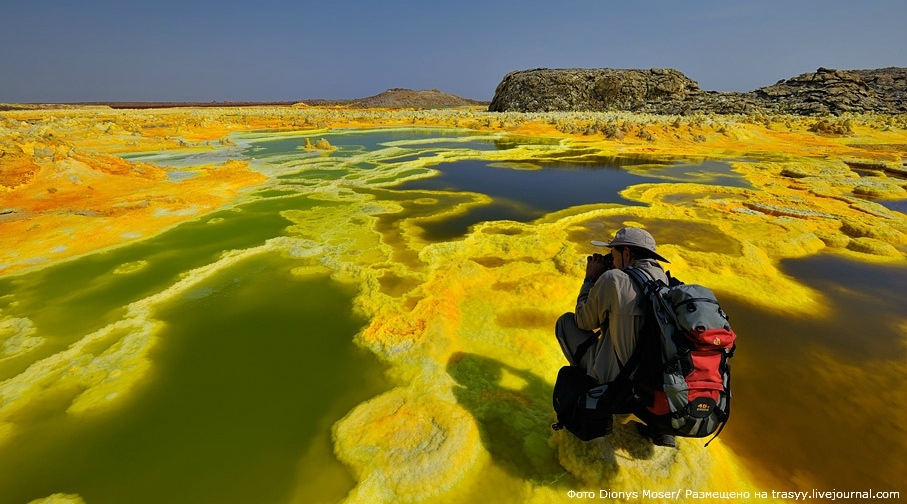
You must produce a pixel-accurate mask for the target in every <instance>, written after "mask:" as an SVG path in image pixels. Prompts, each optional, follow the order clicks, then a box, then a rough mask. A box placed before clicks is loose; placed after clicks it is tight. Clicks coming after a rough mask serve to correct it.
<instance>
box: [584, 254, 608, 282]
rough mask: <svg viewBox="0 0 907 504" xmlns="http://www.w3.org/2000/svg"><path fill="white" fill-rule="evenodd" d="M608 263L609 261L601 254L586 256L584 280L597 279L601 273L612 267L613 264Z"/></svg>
mask: <svg viewBox="0 0 907 504" xmlns="http://www.w3.org/2000/svg"><path fill="white" fill-rule="evenodd" d="M609 263H611V261H608V258H606V257H605V256H603V255H601V254H592V255H590V256H588V257H586V280H592V281H593V282H594V281H596V280H598V277H600V276H602V273H604V272H606V271H608V270H609V269H611V267H613V264H609Z"/></svg>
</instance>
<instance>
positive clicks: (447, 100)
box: [0, 88, 490, 110]
mask: <svg viewBox="0 0 907 504" xmlns="http://www.w3.org/2000/svg"><path fill="white" fill-rule="evenodd" d="M489 103H490V102H487V101H484V102H483V101H476V100H470V99H468V98H462V97H460V96H456V95H452V94H449V93H442V92H441V91H438V90H437V89H426V90H422V91H413V90H412V89H403V88H393V89H388V90H387V91H385V92H383V93H381V94H378V95H375V96H369V97H368V98H360V99H351V100H349V99H348V100H341V99H324V98H319V99H311V100H301V101H283V102H252V101H248V102H240V101H223V102H217V101H212V102H82V103H70V104H52V103H51V104H14V103H0V110H24V109H57V108H77V107H84V106H92V107H110V108H115V109H122V108H130V109H147V108H163V107H194V108H198V107H254V106H259V107H260V106H296V107H305V106H313V107H333V106H344V107H353V108H448V107H487V106H488V104H489Z"/></svg>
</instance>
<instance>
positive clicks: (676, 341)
mask: <svg viewBox="0 0 907 504" xmlns="http://www.w3.org/2000/svg"><path fill="white" fill-rule="evenodd" d="M624 271H625V272H626V273H627V274H628V275H629V276H630V278H631V279H633V281H634V282H635V283H636V285H637V286H638V288H639V289H640V292H641V294H642V298H641V299H642V300H641V302H644V303H645V305H646V321H645V323H644V324H643V328H642V330H641V331H640V335H639V341H638V343H637V346H638V348H637V352H638V353H639V354H640V356H641V358H640V362H639V365H638V367H637V370H636V374H635V376H634V382H635V395H636V398H637V400H638V401H639V402H640V404H641V405H642V406H643V407H644V409H642V408H641V411H642V413H643V416H645V417H647V418H643V420H644V421H646V423H647V424H653V423H654V424H657V425H658V426H659V427H660V428H661V430H662V431H663V432H665V433H669V434H673V435H675V436H683V437H706V436H709V435H711V434H713V433H714V435H715V436H717V435H718V433H719V432H720V431H721V429H722V428H724V425H725V424H726V423H727V421H728V418H729V416H730V413H731V369H730V365H729V363H728V359H730V358H731V357H732V356H733V355H734V350H735V349H736V339H737V336H736V334H734V331H733V330H732V329H731V326H730V323H729V322H728V317H727V315H726V314H725V313H724V311H723V310H722V309H721V306H720V305H719V304H718V300H717V299H716V298H715V295H714V293H712V291H711V290H709V289H707V288H706V287H703V286H701V285H694V284H689V285H688V284H684V283H682V282H680V281H678V280H676V279H673V278H672V279H670V281H669V284H668V285H666V284H665V283H663V282H660V281H655V280H653V279H652V278H650V277H649V276H648V275H647V274H646V273H645V272H644V271H642V270H640V269H637V268H632V267H631V268H626V269H625V270H624ZM713 439H714V438H713ZM706 445H708V443H706Z"/></svg>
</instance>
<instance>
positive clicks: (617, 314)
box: [575, 259, 668, 383]
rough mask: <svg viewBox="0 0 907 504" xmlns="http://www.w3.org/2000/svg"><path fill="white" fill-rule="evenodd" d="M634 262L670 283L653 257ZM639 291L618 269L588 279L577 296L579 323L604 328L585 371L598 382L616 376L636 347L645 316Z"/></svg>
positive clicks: (593, 327)
mask: <svg viewBox="0 0 907 504" xmlns="http://www.w3.org/2000/svg"><path fill="white" fill-rule="evenodd" d="M631 266H634V267H636V268H638V269H641V270H643V271H645V272H646V273H648V274H649V276H650V277H652V278H654V279H655V280H661V281H662V282H665V283H667V281H668V279H667V276H666V275H665V272H664V270H663V269H662V267H661V265H660V264H659V263H658V262H657V261H655V260H654V259H639V260H636V261H634V262H633V263H632V264H631ZM638 297H639V292H638V289H637V287H636V284H634V283H633V280H632V279H631V278H630V277H629V276H628V275H627V273H625V272H623V271H622V270H619V269H611V270H608V271H606V272H604V273H603V274H602V275H601V276H600V277H598V280H596V281H595V282H591V281H585V282H583V286H582V288H581V289H580V293H579V297H577V299H576V311H575V317H576V325H577V326H578V327H579V328H580V329H586V330H590V331H592V330H595V329H598V328H601V330H602V333H601V336H600V337H599V339H598V342H597V343H596V345H595V346H594V347H593V348H590V351H591V352H593V356H594V358H593V359H592V361H590V366H591V369H586V372H587V373H588V374H589V375H590V376H592V377H594V378H596V379H597V380H598V382H599V383H606V382H609V381H612V380H614V379H615V378H617V375H618V373H620V366H619V365H618V359H620V363H621V364H620V365H623V364H624V363H626V362H627V361H628V360H629V359H630V357H631V356H632V355H633V351H634V350H635V349H636V341H637V339H638V335H639V330H640V328H641V327H642V325H643V322H644V320H645V311H644V309H643V306H644V305H643V306H640V305H639V303H638V302H637V300H638Z"/></svg>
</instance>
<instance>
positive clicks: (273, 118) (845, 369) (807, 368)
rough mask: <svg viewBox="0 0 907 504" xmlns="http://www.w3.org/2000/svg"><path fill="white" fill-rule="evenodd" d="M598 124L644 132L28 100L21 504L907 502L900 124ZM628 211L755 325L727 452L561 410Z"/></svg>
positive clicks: (7, 319)
mask: <svg viewBox="0 0 907 504" xmlns="http://www.w3.org/2000/svg"><path fill="white" fill-rule="evenodd" d="M597 119H598V120H606V121H609V120H610V121H614V122H615V123H617V122H620V123H621V124H622V127H623V128H624V130H626V131H628V132H631V131H633V130H634V128H635V129H636V130H638V131H639V132H640V134H637V135H629V134H628V135H626V136H625V137H624V138H623V139H607V138H604V137H603V136H600V135H599V136H598V137H595V136H594V135H592V136H590V135H573V134H567V133H561V132H560V131H559V130H558V129H556V127H555V125H557V124H560V123H561V122H563V121H574V122H582V121H583V117H582V116H579V115H576V116H572V117H570V116H568V117H567V118H566V119H565V118H564V117H562V116H554V115H552V116H545V115H538V114H536V115H525V116H520V115H514V114H506V115H495V114H487V113H483V112H478V111H475V110H460V111H458V110H452V111H436V112H426V111H377V112H375V111H354V110H346V109H307V108H302V109H294V108H285V109H267V110H262V109H212V110H209V111H200V110H192V109H186V110H183V109H168V110H163V111H147V112H139V111H128V112H120V111H111V110H104V109H100V110H64V111H18V112H3V113H0V120H2V121H4V122H3V123H2V124H0V126H3V129H2V130H0V133H2V136H0V140H2V143H0V147H2V149H3V150H2V151H0V156H2V157H0V167H2V168H3V172H2V173H3V177H4V178H3V179H2V181H0V182H2V183H3V185H2V186H0V233H2V236H3V243H4V247H3V250H0V275H2V276H0V504H6V503H23V504H24V503H28V502H32V501H34V502H71V503H87V504H103V503H121V502H131V503H144V502H148V503H160V502H172V503H179V502H186V503H195V502H219V503H230V502H259V503H297V502H298V503H303V502H305V503H312V502H349V503H375V502H453V503H461V502H462V503H468V502H475V501H477V500H479V499H481V500H488V501H494V502H520V503H523V502H560V501H568V500H570V495H571V494H570V492H571V491H582V492H592V493H594V494H595V497H596V498H598V497H600V496H601V495H602V494H601V493H600V491H602V490H604V491H606V493H605V494H604V495H605V497H609V496H610V497H612V498H616V500H618V501H630V502H632V501H640V502H642V501H646V502H648V501H659V500H665V499H659V498H651V495H650V494H647V493H645V492H659V491H676V490H680V491H681V496H682V497H683V496H684V495H685V494H686V492H694V493H695V494H692V495H693V496H698V497H699V498H698V499H697V500H699V501H725V500H727V499H726V497H728V495H729V494H728V492H737V493H738V494H739V496H738V497H737V498H736V500H738V501H741V502H743V501H746V500H749V499H755V498H756V497H757V492H768V495H769V498H767V499H759V500H761V501H763V500H772V497H771V495H772V491H773V490H775V491H810V490H812V489H813V488H816V489H820V490H831V489H837V490H842V489H847V490H866V489H869V488H872V489H873V490H889V491H891V490H900V488H899V487H898V485H901V484H902V483H903V481H902V478H903V474H905V473H907V465H905V462H904V457H903V454H904V453H905V452H907V430H905V427H904V426H903V425H902V422H900V419H901V418H903V416H904V413H905V412H907V379H905V378H907V364H905V362H907V360H905V358H904V357H905V342H907V319H905V318H904V310H903V306H904V305H905V304H907V289H905V286H907V261H905V254H907V216H905V214H904V213H903V202H904V200H905V198H907V191H905V187H907V169H905V165H904V163H905V157H907V129H905V125H904V124H899V123H897V122H896V121H895V119H893V118H887V117H876V116H872V117H866V116H857V117H856V118H852V119H849V120H850V121H851V122H850V123H849V127H850V128H851V130H850V134H849V135H847V136H823V135H820V134H816V133H813V132H810V131H809V122H808V121H809V120H808V119H804V118H781V119H778V120H777V121H778V122H773V120H772V119H769V118H765V119H764V120H760V121H749V120H745V119H746V118H715V117H712V118H706V119H703V118H699V119H690V118H676V117H675V118H657V117H654V116H653V117H640V116H630V115H626V114H611V115H604V116H603V117H599V118H597ZM316 125H317V126H316ZM561 129H563V128H561ZM643 131H646V132H648V134H642V133H641V132H643ZM653 133H654V134H653ZM314 140H322V141H319V142H317V143H315V142H314ZM626 225H634V226H640V227H644V228H646V229H649V230H650V231H651V232H652V234H653V235H654V236H655V238H656V240H657V241H658V246H659V252H660V253H661V254H662V255H664V256H666V257H667V258H668V259H670V261H671V263H670V265H669V268H668V269H670V271H671V272H672V274H673V275H674V276H676V277H679V278H681V279H682V280H684V281H687V282H695V283H702V284H705V285H708V286H710V287H711V288H713V290H715V292H716V293H717V295H718V297H719V299H721V300H722V301H723V304H724V307H725V309H726V311H727V312H728V313H729V314H730V315H731V323H732V325H733V327H734V329H735V330H736V332H737V333H738V335H739V341H738V351H737V355H736V356H735V357H734V359H733V360H732V369H733V386H734V401H733V405H734V408H733V410H734V411H733V415H732V417H731V421H730V423H729V425H728V427H727V428H726V429H725V430H724V431H723V432H722V433H721V436H720V437H719V438H718V439H717V440H716V441H715V442H713V443H712V444H711V445H710V446H709V447H708V448H704V447H703V446H702V444H703V441H702V440H693V439H680V440H679V446H678V448H677V449H668V448H661V447H654V446H652V445H651V443H649V442H648V441H646V440H644V439H642V438H641V437H640V436H639V435H638V434H637V433H636V430H635V428H633V425H632V424H631V425H616V426H615V432H614V434H613V435H611V436H609V437H606V438H604V439H600V440H596V441H592V442H588V443H583V442H580V441H578V440H576V439H575V438H574V437H572V436H571V435H569V434H567V433H565V432H553V431H552V430H551V429H550V428H549V425H550V423H551V422H552V421H553V413H552V410H551V390H552V386H553V381H554V377H555V376H556V373H557V370H558V368H559V367H560V366H561V365H562V364H563V363H564V359H563V356H562V355H561V352H560V349H559V348H558V345H557V344H556V343H555V342H554V339H553V326H554V321H555V320H556V319H557V317H558V316H559V315H560V314H561V313H563V312H566V311H571V310H572V308H573V304H574V301H575V296H576V293H577V291H578V289H579V284H580V282H581V279H582V275H583V265H584V257H585V256H586V255H588V254H589V253H591V252H593V251H594V249H593V247H592V245H591V244H590V241H591V240H593V239H605V238H607V237H609V236H611V235H613V233H614V231H616V230H617V229H618V228H620V227H622V226H626ZM708 492H718V493H722V492H723V494H720V495H719V496H721V497H725V498H711V497H709V496H710V495H712V494H708ZM634 493H635V495H636V497H633V495H634ZM615 496H616V497H615ZM747 496H748V498H747ZM731 500H735V499H731Z"/></svg>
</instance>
